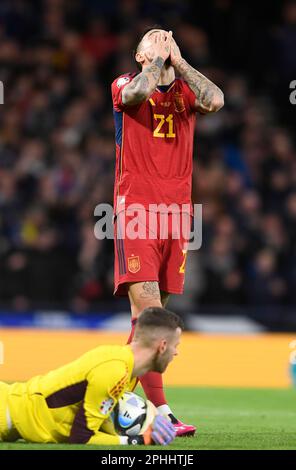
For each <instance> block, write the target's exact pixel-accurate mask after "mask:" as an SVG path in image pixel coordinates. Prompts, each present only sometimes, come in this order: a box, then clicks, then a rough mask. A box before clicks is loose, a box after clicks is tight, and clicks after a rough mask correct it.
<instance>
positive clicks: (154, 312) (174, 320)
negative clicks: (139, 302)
mask: <svg viewBox="0 0 296 470" xmlns="http://www.w3.org/2000/svg"><path fill="white" fill-rule="evenodd" d="M177 328H181V330H184V323H183V321H182V319H181V318H180V317H179V315H177V314H176V313H174V312H171V311H170V310H166V309H165V308H162V307H148V308H145V309H144V310H143V311H142V312H141V314H140V315H139V318H138V320H137V325H136V331H135V336H137V333H138V332H141V331H144V330H147V331H150V332H151V331H152V330H154V331H157V330H158V329H159V330H161V329H165V330H168V331H170V332H172V333H173V332H175V331H176V329H177Z"/></svg>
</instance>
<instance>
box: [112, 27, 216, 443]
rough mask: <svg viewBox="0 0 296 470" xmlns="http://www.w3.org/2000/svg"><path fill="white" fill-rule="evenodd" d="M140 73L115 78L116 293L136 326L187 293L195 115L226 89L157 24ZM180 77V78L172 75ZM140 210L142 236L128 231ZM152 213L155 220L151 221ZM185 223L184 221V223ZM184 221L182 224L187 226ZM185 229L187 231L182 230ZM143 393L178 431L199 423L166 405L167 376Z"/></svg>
mask: <svg viewBox="0 0 296 470" xmlns="http://www.w3.org/2000/svg"><path fill="white" fill-rule="evenodd" d="M134 57H135V60H136V62H137V64H138V66H139V68H140V69H141V72H140V73H138V74H136V73H126V74H124V75H121V76H120V77H118V78H117V79H116V80H114V82H113V83H112V99H113V110H114V120H115V133H116V174H115V187H114V235H115V236H114V242H115V267H114V281H115V282H114V283H115V290H114V295H128V297H129V300H130V304H131V314H132V331H131V334H130V338H129V341H131V339H132V337H133V332H134V327H135V324H136V321H137V317H138V315H139V313H140V312H141V311H142V310H143V309H144V308H146V307H149V306H159V307H165V306H166V304H167V302H168V299H169V295H170V294H182V293H183V285H184V275H185V261H186V254H187V250H186V245H187V243H188V238H189V237H188V235H189V231H190V230H189V229H190V225H191V221H192V215H193V210H192V203H191V181H192V150H193V136H194V127H195V119H196V113H197V112H200V113H202V114H206V113H211V112H216V111H218V110H219V109H220V108H221V107H222V106H223V104H224V100H223V93H222V91H221V90H220V89H219V88H218V87H217V86H216V85H215V84H214V83H212V82H211V81H210V80H208V79H207V78H206V77H205V76H204V75H202V74H201V73H200V72H198V71H197V70H195V69H194V68H193V67H191V66H190V65H189V64H188V63H187V62H186V60H185V59H184V58H183V57H182V55H181V53H180V49H179V47H178V46H177V44H176V42H175V40H174V39H173V37H172V32H171V31H169V32H167V31H165V30H163V29H161V28H152V29H150V30H148V31H147V32H145V34H144V35H143V36H142V38H141V40H140V41H139V43H138V45H137V48H136V50H135V56H134ZM176 72H177V74H178V75H179V77H180V78H176V75H175V73H176ZM131 204H132V205H133V208H134V209H135V210H136V211H138V213H137V214H138V217H137V221H138V224H139V228H141V229H142V235H143V236H141V237H140V238H136V239H133V237H129V236H128V235H127V234H126V229H127V226H128V224H130V223H131V222H132V220H133V219H134V217H133V216H132V215H131V214H130V213H128V208H129V207H130V205H131ZM164 207H166V208H167V207H169V208H170V209H169V211H168V212H169V214H168V216H167V219H166V220H167V225H168V227H169V228H168V236H167V237H166V238H163V237H162V236H161V230H160V228H159V227H160V225H161V217H162V215H163V214H162V212H165V211H166V209H164ZM151 212H154V216H155V219H154V222H155V220H156V225H155V224H154V225H153V226H151V224H150V225H149V224H148V225H147V218H148V216H149V217H150V216H151ZM176 212H177V213H179V214H181V213H182V224H184V226H185V230H183V229H182V234H180V236H179V237H177V238H174V236H173V232H174V229H173V217H174V215H175V213H176ZM184 221H185V222H184ZM182 224H180V225H182ZM184 232H185V234H184ZM140 381H141V384H142V386H143V388H144V391H145V393H146V396H147V398H148V399H149V400H151V401H152V402H153V403H154V405H155V406H156V407H158V410H159V411H160V413H162V414H164V415H168V416H169V417H170V419H171V421H172V423H173V424H174V426H175V429H176V433H177V435H179V436H185V435H193V434H194V432H195V429H196V428H195V427H194V426H191V425H187V424H184V423H182V422H181V421H179V420H178V419H177V418H175V416H174V415H173V412H172V410H171V409H170V407H169V406H168V404H167V402H166V399H165V395H164V391H163V383H162V376H161V374H159V373H156V372H148V373H147V374H146V375H144V376H143V377H141V378H140Z"/></svg>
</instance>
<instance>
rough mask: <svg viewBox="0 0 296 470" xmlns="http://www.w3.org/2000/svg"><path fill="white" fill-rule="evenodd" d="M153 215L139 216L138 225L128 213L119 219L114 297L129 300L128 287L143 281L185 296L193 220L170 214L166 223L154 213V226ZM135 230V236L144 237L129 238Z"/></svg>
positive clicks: (115, 242) (117, 222)
mask: <svg viewBox="0 0 296 470" xmlns="http://www.w3.org/2000/svg"><path fill="white" fill-rule="evenodd" d="M149 214H151V213H149V212H148V211H143V212H142V213H141V214H139V216H138V218H137V225H135V224H133V225H131V220H134V219H135V217H134V216H128V215H127V214H126V212H125V211H122V212H120V213H119V214H118V215H117V217H116V218H115V221H114V253H115V264H114V292H113V294H114V295H117V296H126V295H127V284H126V283H130V282H141V281H143V282H144V281H157V282H158V283H159V288H160V290H162V291H165V292H168V293H171V294H182V293H183V287H184V278H185V263H186V255H187V243H188V239H189V234H190V227H191V222H192V217H191V216H190V215H189V214H183V215H182V217H181V216H180V215H179V214H177V218H176V217H175V214H168V215H166V222H164V223H163V222H161V220H162V221H163V220H164V219H163V218H162V219H161V217H162V214H160V213H154V214H153V216H152V217H153V222H152V223H150V222H149V223H148V217H149ZM176 220H177V221H179V222H176ZM131 226H134V227H135V228H134V233H135V232H140V237H137V238H135V239H132V237H131V236H129V233H130V232H129V227H131ZM163 227H165V228H163ZM176 227H177V229H176ZM178 227H179V228H178ZM162 230H164V231H163V232H162ZM132 231H133V229H132ZM161 233H162V235H161ZM120 234H121V238H120ZM123 235H124V236H123Z"/></svg>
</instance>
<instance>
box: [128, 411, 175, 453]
mask: <svg viewBox="0 0 296 470" xmlns="http://www.w3.org/2000/svg"><path fill="white" fill-rule="evenodd" d="M175 437H176V431H175V428H174V426H173V424H172V423H171V421H169V420H167V419H166V418H165V417H164V416H162V415H157V416H156V418H155V419H154V421H153V423H152V425H151V426H149V428H148V429H147V431H146V432H145V433H144V434H143V435H141V436H131V437H129V438H128V444H132V445H141V444H144V445H152V444H157V445H162V446H166V445H168V444H170V443H171V442H172V441H173V440H174V439H175Z"/></svg>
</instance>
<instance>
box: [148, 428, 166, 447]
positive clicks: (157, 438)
mask: <svg viewBox="0 0 296 470" xmlns="http://www.w3.org/2000/svg"><path fill="white" fill-rule="evenodd" d="M151 438H152V440H153V442H155V444H159V445H161V446H163V445H165V440H164V438H163V437H162V435H161V434H160V433H159V432H157V431H153V433H152V434H151Z"/></svg>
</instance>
